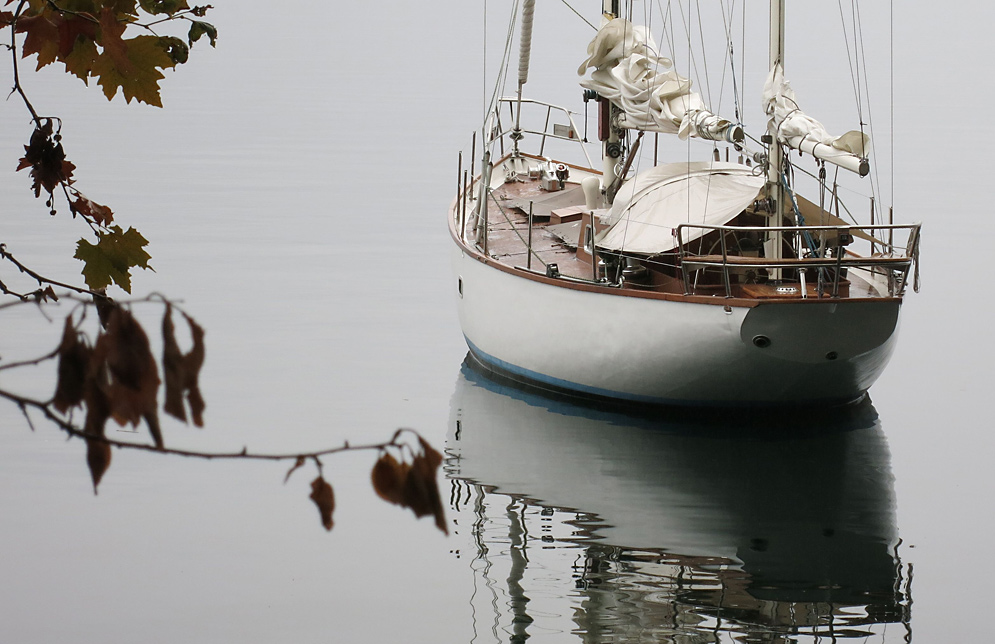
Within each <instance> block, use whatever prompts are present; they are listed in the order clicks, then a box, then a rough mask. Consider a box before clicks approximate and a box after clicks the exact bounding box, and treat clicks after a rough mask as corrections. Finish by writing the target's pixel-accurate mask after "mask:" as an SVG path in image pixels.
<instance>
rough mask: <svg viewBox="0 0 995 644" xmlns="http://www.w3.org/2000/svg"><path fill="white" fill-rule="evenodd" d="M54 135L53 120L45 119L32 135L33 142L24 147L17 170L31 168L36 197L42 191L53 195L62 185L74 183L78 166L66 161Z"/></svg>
mask: <svg viewBox="0 0 995 644" xmlns="http://www.w3.org/2000/svg"><path fill="white" fill-rule="evenodd" d="M57 139H58V137H57V136H55V135H54V133H53V126H52V119H44V120H43V121H41V125H38V126H36V127H35V129H34V132H32V133H31V140H30V141H29V142H28V145H26V146H24V156H23V157H21V159H20V161H19V162H18V164H17V170H24V169H25V168H31V178H32V180H33V183H32V186H31V187H32V189H33V190H34V193H35V197H38V196H40V195H41V191H42V189H44V190H45V192H48V193H50V194H51V193H52V192H53V191H54V190H55V189H56V188H57V187H58V186H59V184H61V183H65V184H67V185H68V184H70V183H72V176H73V170H75V169H76V166H75V165H73V164H72V163H70V162H69V161H67V160H66V153H65V150H63V149H62V143H61V142H59V141H58V140H57Z"/></svg>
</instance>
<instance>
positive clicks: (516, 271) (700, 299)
mask: <svg viewBox="0 0 995 644" xmlns="http://www.w3.org/2000/svg"><path fill="white" fill-rule="evenodd" d="M581 169H583V168H581ZM458 203H459V202H458V199H453V201H452V205H451V206H450V207H449V212H448V215H447V217H448V219H449V235H450V236H451V237H452V239H453V241H454V242H455V243H456V245H457V246H458V247H459V248H460V250H462V251H463V252H464V253H465V254H467V255H469V256H470V257H472V258H473V259H475V260H476V261H478V262H480V263H482V264H485V265H487V266H490V267H491V268H495V269H497V270H499V271H501V272H503V273H508V274H509V275H514V276H516V277H521V278H523V279H527V280H530V281H533V282H538V283H540V284H547V285H549V286H556V287H559V288H566V289H570V290H574V291H585V292H588V293H601V294H603V295H614V296H621V297H637V298H642V299H644V300H665V301H669V302H686V303H688V304H709V305H712V306H730V307H736V308H747V309H751V308H753V307H755V306H758V305H760V304H777V305H787V304H799V305H805V304H827V303H838V302H847V303H854V304H856V303H864V302H901V301H902V298H901V297H861V298H811V297H809V298H802V297H798V298H792V299H786V298H785V299H780V298H778V299H751V298H741V297H729V298H727V297H725V296H718V295H714V296H713V295H682V294H679V293H659V292H655V291H639V290H635V289H623V288H617V287H611V286H600V285H598V284H589V283H584V282H579V281H574V280H571V279H563V278H556V277H547V276H545V275H542V274H537V273H533V272H530V271H528V270H526V269H524V268H521V267H518V266H509V265H508V264H505V263H503V262H500V261H498V260H496V259H492V258H490V257H485V256H484V255H483V254H482V253H481V252H480V251H478V250H477V249H476V248H472V247H470V246H467V245H466V244H465V243H463V240H462V239H460V237H459V234H458V231H457V230H456V227H455V224H456V222H455V217H454V215H455V214H456V207H457V205H458Z"/></svg>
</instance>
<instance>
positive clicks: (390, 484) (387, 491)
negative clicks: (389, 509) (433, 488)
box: [370, 452, 411, 505]
mask: <svg viewBox="0 0 995 644" xmlns="http://www.w3.org/2000/svg"><path fill="white" fill-rule="evenodd" d="M409 469H411V466H410V465H408V464H407V463H399V462H398V461H397V459H395V458H394V457H393V456H391V455H390V454H388V453H386V452H384V454H383V455H382V456H381V457H380V458H379V459H377V462H376V463H375V464H374V465H373V472H371V474H370V478H371V479H372V481H373V489H374V491H376V493H377V494H378V495H379V496H380V498H381V499H383V500H384V501H387V502H388V503H394V504H396V505H404V496H403V494H402V490H403V489H404V482H405V480H406V479H407V478H408V470H409Z"/></svg>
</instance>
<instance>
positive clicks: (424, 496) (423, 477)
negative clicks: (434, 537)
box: [402, 450, 449, 534]
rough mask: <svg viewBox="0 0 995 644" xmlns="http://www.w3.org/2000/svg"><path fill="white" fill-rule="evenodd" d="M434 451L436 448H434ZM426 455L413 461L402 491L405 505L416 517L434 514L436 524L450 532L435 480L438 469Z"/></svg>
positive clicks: (445, 531)
mask: <svg viewBox="0 0 995 644" xmlns="http://www.w3.org/2000/svg"><path fill="white" fill-rule="evenodd" d="M433 451H434V450H433ZM437 467H438V466H437V465H436V466H435V467H433V466H432V461H431V460H430V458H429V457H427V456H425V455H421V456H416V457H415V459H414V461H413V462H412V463H411V470H410V471H409V472H408V476H407V479H406V480H405V484H404V489H403V491H402V494H403V497H404V505H406V506H408V507H409V508H411V510H412V511H413V512H414V513H415V516H416V517H423V516H427V515H430V514H431V515H432V516H434V517H435V526H436V527H437V528H439V530H442V532H444V533H445V534H449V528H448V527H447V526H446V515H445V512H444V511H443V509H442V498H441V497H440V496H439V486H438V484H437V483H436V480H435V473H436V469H437Z"/></svg>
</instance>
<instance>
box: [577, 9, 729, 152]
mask: <svg viewBox="0 0 995 644" xmlns="http://www.w3.org/2000/svg"><path fill="white" fill-rule="evenodd" d="M587 53H588V57H587V60H585V61H584V62H583V63H582V64H581V66H580V68H579V69H578V70H577V73H578V74H579V75H580V76H583V75H584V74H585V73H587V69H588V68H590V67H593V68H594V71H593V72H591V77H590V78H585V79H584V80H582V81H581V82H580V84H581V86H582V87H584V88H586V89H591V90H594V91H596V92H597V93H598V94H599V95H601V96H603V97H604V98H606V99H608V100H609V101H611V102H612V103H614V104H615V105H616V106H617V107H618V108H620V109H621V110H622V111H623V112H625V126H626V127H629V128H635V129H642V130H653V131H658V132H667V133H671V134H678V135H679V136H680V138H681V139H686V138H687V137H688V136H699V137H702V138H707V139H711V140H723V139H726V138H727V134H726V133H727V132H728V131H730V129H731V128H732V127H733V126H734V124H733V123H732V122H731V121H728V120H726V119H723V118H720V117H717V116H715V115H714V114H712V113H711V112H709V111H708V109H707V108H706V106H705V103H704V101H703V100H702V99H701V96H700V95H698V94H697V93H696V92H692V91H691V81H690V80H688V79H687V78H684V77H683V76H681V75H679V74H678V73H677V72H675V71H674V70H673V69H672V68H673V62H672V61H671V60H670V59H669V58H666V57H664V56H661V55H660V54H659V52H658V50H657V46H656V43H655V42H653V38H652V37H651V36H650V35H649V33H648V31H647V30H646V27H639V26H636V25H633V24H632V23H631V22H629V21H628V20H625V19H624V18H615V19H613V20H610V21H608V22H607V23H605V24H604V26H602V27H601V29H600V30H599V31H598V34H597V35H596V36H595V37H594V40H592V41H591V43H590V44H589V45H588V46H587Z"/></svg>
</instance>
